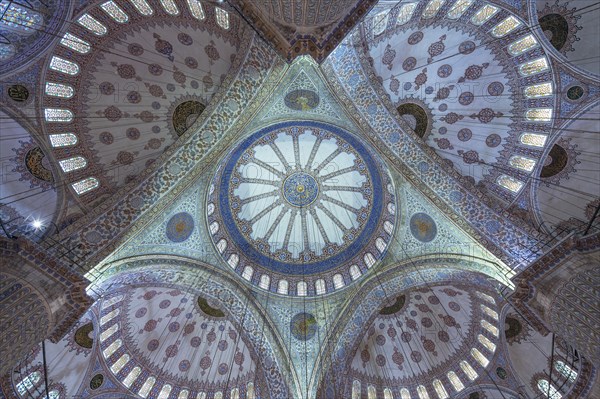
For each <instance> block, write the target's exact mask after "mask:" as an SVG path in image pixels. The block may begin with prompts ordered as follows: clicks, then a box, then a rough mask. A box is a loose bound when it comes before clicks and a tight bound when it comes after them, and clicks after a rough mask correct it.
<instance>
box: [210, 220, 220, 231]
mask: <svg viewBox="0 0 600 399" xmlns="http://www.w3.org/2000/svg"><path fill="white" fill-rule="evenodd" d="M208 229H209V230H210V234H215V233H216V232H217V231H219V223H217V222H212V223H211V224H210V226H208Z"/></svg>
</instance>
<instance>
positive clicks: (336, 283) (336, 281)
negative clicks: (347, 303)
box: [333, 273, 345, 290]
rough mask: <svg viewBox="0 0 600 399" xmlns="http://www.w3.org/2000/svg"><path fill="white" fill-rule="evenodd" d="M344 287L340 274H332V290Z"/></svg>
mask: <svg viewBox="0 0 600 399" xmlns="http://www.w3.org/2000/svg"><path fill="white" fill-rule="evenodd" d="M344 285H345V283H344V277H342V275H341V274H339V273H338V274H334V275H333V288H335V289H336V290H339V289H340V288H343V287H344Z"/></svg>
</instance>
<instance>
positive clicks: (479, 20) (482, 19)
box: [471, 4, 498, 25]
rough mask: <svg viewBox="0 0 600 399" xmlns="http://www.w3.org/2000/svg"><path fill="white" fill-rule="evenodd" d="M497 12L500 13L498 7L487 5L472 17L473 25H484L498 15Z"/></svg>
mask: <svg viewBox="0 0 600 399" xmlns="http://www.w3.org/2000/svg"><path fill="white" fill-rule="evenodd" d="M497 12H498V7H494V6H493V5H491V4H486V5H484V6H483V7H481V8H480V9H479V10H478V11H477V12H476V13H475V15H473V17H471V23H473V24H474V25H483V24H485V23H486V22H487V21H488V20H489V19H490V18H492V17H493V16H494V14H496V13H497Z"/></svg>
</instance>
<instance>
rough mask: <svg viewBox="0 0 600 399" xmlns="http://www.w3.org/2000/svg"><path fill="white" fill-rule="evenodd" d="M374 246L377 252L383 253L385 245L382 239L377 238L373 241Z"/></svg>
mask: <svg viewBox="0 0 600 399" xmlns="http://www.w3.org/2000/svg"><path fill="white" fill-rule="evenodd" d="M375 246H376V247H377V250H378V251H379V252H381V253H383V251H385V247H387V244H386V242H385V241H384V240H383V238H381V237H377V239H376V240H375Z"/></svg>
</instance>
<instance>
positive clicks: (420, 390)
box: [417, 385, 429, 399]
mask: <svg viewBox="0 0 600 399" xmlns="http://www.w3.org/2000/svg"><path fill="white" fill-rule="evenodd" d="M417 394H418V395H419V399H429V394H428V393H427V388H425V387H424V386H423V385H419V386H418V387H417Z"/></svg>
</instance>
